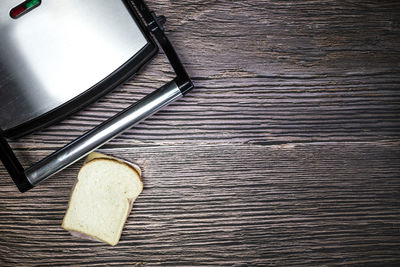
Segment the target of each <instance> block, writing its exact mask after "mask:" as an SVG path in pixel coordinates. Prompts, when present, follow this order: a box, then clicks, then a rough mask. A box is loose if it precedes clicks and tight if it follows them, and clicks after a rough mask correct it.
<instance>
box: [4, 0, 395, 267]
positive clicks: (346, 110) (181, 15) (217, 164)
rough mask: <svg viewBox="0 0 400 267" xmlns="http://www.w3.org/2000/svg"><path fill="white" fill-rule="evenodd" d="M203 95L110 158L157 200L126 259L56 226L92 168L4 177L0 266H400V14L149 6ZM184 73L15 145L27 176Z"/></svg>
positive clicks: (142, 206) (143, 75)
mask: <svg viewBox="0 0 400 267" xmlns="http://www.w3.org/2000/svg"><path fill="white" fill-rule="evenodd" d="M148 3H149V5H150V6H151V7H152V8H154V9H155V10H156V11H157V12H158V13H160V14H164V15H166V17H167V19H168V22H167V32H168V36H169V37H170V39H171V40H172V42H173V43H174V46H175V47H176V48H177V51H178V53H179V54H180V56H181V58H182V61H183V62H184V64H185V65H186V66H187V68H188V71H189V73H190V75H191V76H192V77H193V80H194V82H195V85H196V89H195V90H193V92H191V93H190V94H189V95H188V96H187V97H186V98H184V99H182V100H180V101H179V102H178V103H176V104H173V105H171V106H169V107H167V108H166V109H165V110H163V111H161V112H159V113H157V114H155V115H154V116H153V117H152V118H150V119H148V120H146V121H145V122H143V123H141V124H140V125H138V126H137V127H135V128H133V129H131V130H129V131H128V132H126V133H124V134H123V135H121V136H120V137H118V138H116V139H114V140H113V141H111V142H110V143H108V144H107V145H105V146H104V147H103V148H102V152H105V153H107V154H111V155H114V156H119V157H123V158H126V159H129V160H132V161H134V162H136V163H138V164H139V165H140V166H141V167H142V168H143V170H144V183H145V188H144V191H143V193H142V195H141V196H140V197H139V199H138V200H137V202H136V204H135V206H134V209H133V213H132V214H131V215H130V217H129V219H128V222H127V225H126V227H125V228H124V232H123V235H122V238H121V242H120V244H119V245H118V246H117V247H114V248H111V247H109V246H107V245H104V244H101V243H93V242H90V241H82V240H78V239H75V238H73V237H71V236H70V235H69V234H68V233H67V232H65V231H63V230H62V229H61V227H60V225H61V221H62V218H63V216H64V212H65V210H66V205H67V202H68V198H69V194H70V191H71V187H72V184H73V182H74V177H75V176H76V174H77V171H78V168H79V166H80V163H77V164H74V165H73V166H72V167H70V168H68V169H67V170H65V171H63V172H61V173H60V174H58V175H57V177H56V178H53V179H50V180H49V181H46V182H45V183H44V184H42V185H40V186H39V187H37V188H35V189H34V190H32V191H31V192H28V193H26V194H20V193H17V191H16V189H15V187H14V185H13V184H12V182H11V179H10V178H9V177H8V175H7V173H6V172H5V169H4V168H3V167H1V168H0V198H1V202H0V265H1V266H17V265H18V266H34V265H38V266H63V265H90V266H104V265H134V264H139V265H140V264H143V265H148V266H153V265H172V266H191V265H209V266H215V265H237V266H243V265H249V266H255V265H260V266H261V265H262V266H265V265H281V266H293V265H400V256H399V255H400V152H399V151H400V90H399V89H400V2H399V1H377V0H374V1H372V0H370V1H347V0H322V1H307V0H299V1H283V0H282V1H270V0H259V1H250V0H244V1H228V0H222V1H217V0H198V1H193V0H183V1H167V0H157V1H156V0H149V1H148ZM171 77H173V73H172V71H171V69H170V68H169V67H168V65H167V64H166V59H165V57H164V55H162V54H161V55H160V56H159V57H157V58H156V59H155V60H154V61H153V62H152V63H151V64H150V65H148V66H146V67H145V68H144V69H143V71H142V72H140V73H139V74H138V75H137V76H136V77H135V78H134V79H132V80H130V81H128V82H126V83H125V84H124V85H123V86H122V87H120V88H118V89H116V90H115V91H114V92H113V93H111V94H109V95H107V96H106V97H104V98H103V99H102V100H100V101H99V102H97V103H94V104H93V105H91V106H90V107H88V108H87V109H85V110H83V111H81V112H79V113H77V114H76V115H74V116H72V117H71V118H69V119H67V120H65V121H63V122H60V123H58V124H57V125H54V126H52V127H49V128H48V129H46V130H43V131H41V132H38V133H35V134H32V135H29V136H27V137H24V138H21V139H19V140H16V141H13V142H12V146H13V148H15V150H16V153H17V156H18V157H19V158H20V159H21V161H22V162H23V164H24V165H25V166H28V165H30V164H32V163H33V162H36V161H38V160H39V159H41V158H42V157H44V156H45V155H47V154H49V153H51V152H52V151H53V150H54V149H56V148H58V147H61V146H62V145H64V144H66V143H68V142H69V141H72V140H73V139H75V138H76V137H78V136H79V135H81V134H82V133H83V132H85V131H87V130H89V129H91V128H92V127H93V126H95V125H97V124H99V123H100V122H102V121H104V120H106V119H107V118H109V117H110V116H112V115H113V114H115V113H117V112H118V111H119V110H121V109H123V108H124V107H126V106H128V105H129V104H130V103H132V102H134V101H136V100H137V99H139V98H141V97H142V96H144V95H145V94H147V93H149V92H151V91H152V90H154V88H157V87H158V86H160V85H162V84H163V83H165V82H166V81H168V80H169V79H170V78H171Z"/></svg>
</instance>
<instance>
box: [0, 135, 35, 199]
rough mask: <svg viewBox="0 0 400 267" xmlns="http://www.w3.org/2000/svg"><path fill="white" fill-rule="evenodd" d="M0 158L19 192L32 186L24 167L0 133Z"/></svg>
mask: <svg viewBox="0 0 400 267" xmlns="http://www.w3.org/2000/svg"><path fill="white" fill-rule="evenodd" d="M0 160H1V161H2V162H3V164H4V167H5V168H6V169H7V171H8V173H9V174H10V176H11V178H12V179H13V181H14V183H15V185H16V186H17V187H18V189H19V191H21V193H23V192H26V191H28V190H29V189H31V188H32V187H33V186H32V185H31V184H30V183H29V181H28V178H27V177H26V175H25V171H24V168H23V167H22V165H21V164H20V163H19V161H18V159H17V158H16V157H15V154H14V152H13V151H12V149H11V147H10V145H9V144H8V143H7V140H6V139H5V138H4V137H3V136H2V135H0Z"/></svg>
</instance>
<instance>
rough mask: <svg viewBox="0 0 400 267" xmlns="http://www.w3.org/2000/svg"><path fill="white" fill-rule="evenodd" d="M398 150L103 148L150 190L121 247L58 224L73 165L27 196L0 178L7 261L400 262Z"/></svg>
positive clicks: (1, 240) (0, 251)
mask: <svg viewBox="0 0 400 267" xmlns="http://www.w3.org/2000/svg"><path fill="white" fill-rule="evenodd" d="M398 148H399V146H398V144H394V143H346V144H342V143H339V144H299V145H275V146H260V145H210V146H199V147H195V148H194V147H192V146H181V145H179V146H155V147H143V148H128V149H106V150H102V152H104V153H107V154H110V155H114V156H119V157H123V158H125V159H128V160H130V161H134V162H136V163H138V164H139V165H140V166H143V177H144V178H143V181H144V191H143V193H142V194H141V195H140V197H139V198H138V200H137V201H136V202H135V205H134V209H133V212H132V214H131V215H130V217H129V218H128V221H127V224H126V226H125V228H124V231H123V234H122V238H121V241H120V244H119V245H118V246H116V247H114V248H111V247H109V246H108V245H104V244H100V243H95V242H91V241H82V240H78V239H76V238H74V237H71V236H70V235H69V234H68V233H67V232H65V231H63V230H62V229H61V227H60V224H61V221H62V218H63V216H64V213H65V210H66V206H67V201H68V195H69V193H70V189H71V187H72V185H73V183H74V178H73V177H74V176H75V175H76V173H77V170H78V168H79V166H80V164H75V165H74V166H73V167H71V168H69V169H67V170H65V171H63V172H62V173H60V174H59V175H57V176H58V177H57V178H54V179H51V180H49V181H47V182H46V183H45V184H43V185H42V186H40V187H37V188H36V189H34V190H32V191H30V192H28V193H26V194H24V195H21V194H19V193H17V192H16V189H15V188H14V185H13V184H12V182H11V181H10V180H9V179H2V180H1V181H0V188H1V190H2V194H1V196H2V198H3V201H2V202H1V204H0V214H1V216H0V229H1V235H0V255H3V257H2V258H1V262H0V263H1V265H2V266H4V265H8V264H10V265H11V264H13V263H22V262H23V263H25V264H37V265H40V266H45V265H52V266H53V265H54V264H56V263H59V264H62V265H64V264H84V265H94V266H95V265H99V266H103V265H106V264H111V263H115V264H128V263H136V262H142V263H147V264H149V265H156V264H162V265H174V266H175V265H186V266H188V265H217V264H228V265H243V264H248V265H254V264H263V265H266V264H273V265H276V264H277V265H286V266H287V265H290V266H292V265H308V264H313V265H321V264H329V265H331V264H332V265H333V264H352V263H357V264H381V263H383V262H385V263H386V264H389V263H392V264H393V263H395V262H398V252H399V250H400V240H399V226H400V214H399V206H400V198H399V193H400V180H399V175H398V174H399V169H398V168H399V166H400V152H399V151H400V150H399V149H398ZM34 154H35V156H37V157H39V156H41V155H42V154H44V152H35V153H34ZM0 174H1V176H2V177H3V176H6V174H5V173H4V171H1V173H0ZM4 200H6V202H5V201H4Z"/></svg>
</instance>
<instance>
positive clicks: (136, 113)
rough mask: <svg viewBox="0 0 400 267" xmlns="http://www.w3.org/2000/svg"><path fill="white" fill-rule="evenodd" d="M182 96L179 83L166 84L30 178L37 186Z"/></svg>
mask: <svg viewBox="0 0 400 267" xmlns="http://www.w3.org/2000/svg"><path fill="white" fill-rule="evenodd" d="M182 96H183V95H182V93H181V90H180V89H179V87H178V86H177V84H176V83H175V81H171V82H169V83H167V84H165V85H164V86H162V87H161V88H159V89H158V90H156V91H154V92H153V93H151V94H149V95H147V96H146V97H144V98H142V99H141V100H139V101H138V102H136V103H135V104H133V105H131V106H130V107H128V108H126V109H125V110H123V111H121V112H120V113H118V114H117V115H115V116H114V117H112V118H110V119H108V120H107V121H105V122H104V123H102V124H101V125H99V126H97V127H96V128H94V129H93V130H91V131H89V132H88V133H86V134H85V135H83V136H82V137H79V138H78V139H76V140H75V141H73V142H71V143H70V144H68V145H66V146H65V147H63V148H61V149H59V150H57V151H55V152H54V153H53V154H51V155H49V156H47V157H46V158H44V159H43V160H41V161H39V162H38V163H36V164H35V165H33V166H32V167H30V168H28V169H27V170H26V171H25V175H26V177H27V178H28V180H29V182H30V183H31V184H32V185H33V186H36V185H37V184H39V183H40V182H42V181H43V180H45V179H47V178H49V177H50V176H52V175H54V174H56V173H57V172H59V171H61V170H63V169H64V168H66V167H68V166H70V165H71V164H73V163H74V162H76V161H77V160H79V159H81V158H83V157H84V156H86V155H87V154H89V153H90V152H91V151H93V150H95V149H96V148H98V147H100V146H102V145H103V144H105V143H106V142H108V141H109V140H111V139H112V138H114V137H116V136H117V135H119V134H121V133H122V132H124V131H125V130H127V129H129V128H131V127H132V126H134V125H135V124H137V123H139V122H140V121H142V120H144V119H146V118H147V117H149V116H151V115H152V114H154V113H156V112H157V111H159V110H160V109H161V108H163V107H165V106H167V105H168V104H170V103H172V102H174V101H175V100H177V99H179V98H181V97H182Z"/></svg>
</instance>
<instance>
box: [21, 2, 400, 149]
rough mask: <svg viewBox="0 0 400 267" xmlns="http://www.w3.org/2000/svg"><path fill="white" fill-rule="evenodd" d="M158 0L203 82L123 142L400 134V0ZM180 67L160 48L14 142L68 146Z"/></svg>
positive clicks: (177, 43) (285, 139)
mask: <svg viewBox="0 0 400 267" xmlns="http://www.w3.org/2000/svg"><path fill="white" fill-rule="evenodd" d="M149 3H150V5H151V7H154V8H155V9H156V10H157V11H159V12H160V13H163V14H165V15H166V16H167V17H168V24H167V30H168V35H169V36H170V38H171V40H172V41H173V43H174V44H175V46H176V48H177V51H178V53H179V54H180V55H181V57H182V59H183V61H184V63H185V64H186V66H187V68H188V70H189V72H190V74H191V75H192V76H193V79H194V82H195V84H196V86H197V87H196V89H195V90H194V91H193V92H192V93H191V94H190V95H188V97H187V98H185V99H184V100H182V101H180V102H179V103H177V104H175V105H172V106H171V107H168V108H167V109H166V110H165V111H164V112H161V113H159V114H157V115H155V116H154V117H153V118H151V119H149V120H147V121H145V122H144V123H142V124H141V125H139V126H138V127H136V128H135V129H133V130H130V131H129V132H128V133H126V134H125V135H123V136H121V137H120V138H119V139H117V140H116V141H113V142H112V143H111V144H114V145H126V144H135V145H145V144H164V143H168V144H174V143H188V142H189V143H193V142H194V143H199V142H201V143H205V142H206V143H213V142H223V143H226V142H230V143H246V142H270V143H274V142H275V143H276V142H278V143H281V142H288V141H290V142H310V141H337V140H342V141H358V140H364V141H371V140H382V139H385V140H396V139H397V138H399V133H400V116H398V114H399V110H400V91H399V90H398V89H399V87H400V19H399V18H400V2H399V1H328V0H327V1H267V0H263V1H227V0H225V1H190V0H186V1H179V2H176V1H172V2H171V1H149ZM171 77H172V72H171V69H170V68H169V67H168V64H166V60H165V57H159V58H157V59H156V60H155V61H154V62H153V63H152V64H151V65H149V66H148V67H146V68H145V69H144V70H143V71H142V72H141V73H140V74H139V75H138V76H137V77H136V78H135V79H133V80H131V81H129V82H127V83H126V84H125V85H124V86H123V87H122V88H120V89H118V90H116V91H115V92H114V93H112V94H110V95H109V96H107V97H105V98H104V99H103V100H101V101H100V102H98V103H96V104H94V105H92V106H91V107H90V108H88V109H87V110H86V111H82V112H80V113H79V114H77V115H76V116H73V117H72V118H71V119H69V120H67V121H65V122H63V123H60V124H59V125H57V126H54V127H51V128H50V129H48V130H46V131H43V132H42V133H40V134H35V135H32V136H29V137H27V138H24V139H22V140H20V141H19V142H18V143H16V144H14V146H15V147H20V146H22V147H29V148H36V147H44V146H46V147H58V146H61V145H62V144H65V143H67V142H68V141H71V140H73V139H74V138H76V137H77V136H79V135H80V134H82V133H83V132H84V131H87V130H89V129H91V128H92V127H94V126H95V125H97V124H99V123H100V122H101V121H104V120H105V119H106V118H108V117H110V116H111V115H113V114H115V113H116V112H117V111H119V110H121V109H122V108H123V107H126V106H128V105H129V103H132V102H134V101H135V100H137V99H139V98H140V97H142V96H144V95H145V94H146V93H149V92H150V91H152V90H153V89H154V88H156V87H158V86H160V85H161V84H163V83H164V82H165V81H167V80H169V79H170V78H171ZM60 135H61V136H63V138H60ZM21 144H23V145H21Z"/></svg>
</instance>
